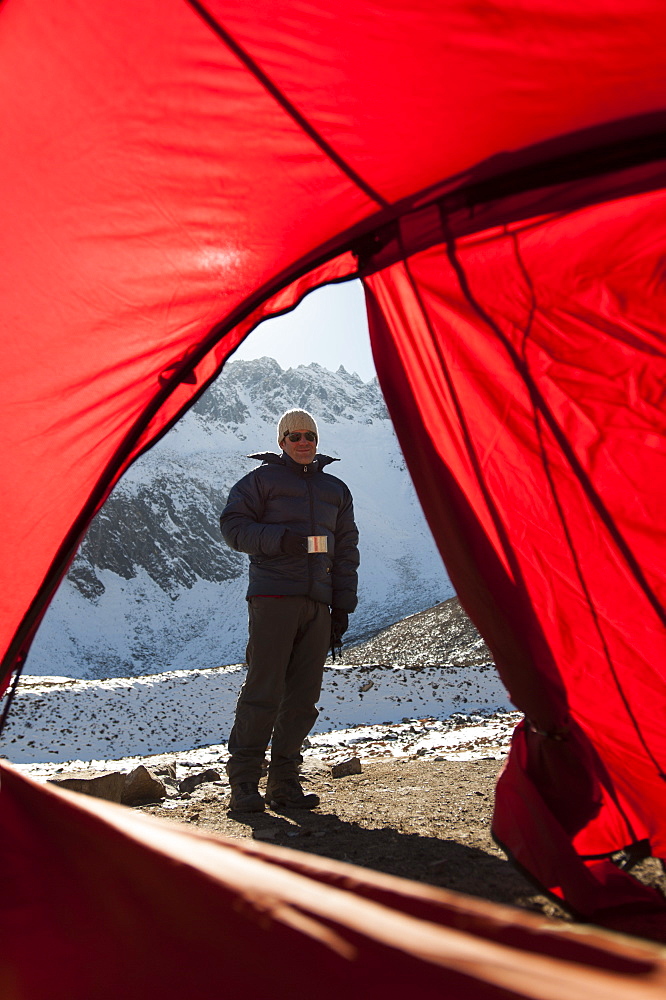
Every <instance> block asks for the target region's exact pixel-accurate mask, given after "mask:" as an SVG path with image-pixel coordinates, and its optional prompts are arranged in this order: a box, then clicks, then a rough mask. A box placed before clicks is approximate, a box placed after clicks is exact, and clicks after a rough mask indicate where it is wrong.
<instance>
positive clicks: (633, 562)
mask: <svg viewBox="0 0 666 1000" xmlns="http://www.w3.org/2000/svg"><path fill="white" fill-rule="evenodd" d="M441 218H442V228H443V231H444V234H445V238H446V241H447V252H448V254H449V260H450V261H451V264H452V266H453V268H454V270H455V272H456V274H457V276H458V281H459V282H460V288H461V291H462V293H463V295H464V296H465V298H466V299H467V301H468V302H469V304H470V306H471V307H472V308H473V309H474V311H475V312H476V313H477V315H478V316H479V318H480V319H481V320H482V321H483V322H484V323H487V324H488V326H489V327H490V329H491V330H493V332H494V333H495V335H496V336H497V337H498V338H499V340H500V343H502V344H503V346H504V348H505V350H506V352H507V354H508V355H509V357H510V359H511V361H512V362H513V364H514V366H515V368H516V370H517V371H518V373H519V374H520V375H521V377H522V379H523V381H524V382H525V384H526V386H527V388H528V390H529V392H530V394H532V393H533V394H534V401H535V404H536V405H537V407H538V409H539V412H540V413H541V415H542V417H543V419H544V420H545V422H546V424H547V425H548V427H549V429H550V431H551V433H552V434H553V437H554V438H555V440H556V441H557V443H558V444H559V446H560V448H561V450H562V453H563V455H564V456H565V457H566V459H567V461H568V462H569V465H570V467H571V470H572V472H573V473H574V475H575V476H576V478H577V479H578V480H579V482H580V485H581V487H582V489H583V491H584V492H585V494H586V495H587V498H588V500H589V501H590V503H591V504H592V506H593V507H594V509H595V511H596V513H597V514H598V515H599V518H600V519H601V522H602V523H603V525H604V526H605V528H606V530H607V531H608V534H609V535H610V537H611V538H612V540H613V541H614V543H615V545H616V547H617V549H618V552H619V553H620V555H621V556H622V557H623V559H624V560H625V562H626V564H627V567H628V569H629V570H630V571H631V573H632V574H633V576H634V579H635V580H636V583H637V584H638V586H639V587H640V589H641V590H642V591H643V593H644V594H645V596H646V598H647V600H648V602H649V604H650V605H651V607H652V608H653V610H654V611H655V613H656V615H657V617H658V618H659V620H660V621H661V622H662V623H663V624H664V625H666V609H665V608H664V607H663V606H662V604H661V601H660V600H659V598H658V597H657V595H656V594H655V593H654V591H653V589H652V587H651V586H650V584H649V582H648V580H647V579H646V578H645V575H644V573H643V571H642V569H641V568H640V566H639V564H638V561H637V559H636V557H635V555H634V554H633V552H632V551H631V548H630V547H629V544H628V543H627V542H626V541H625V539H624V538H623V537H622V535H621V534H620V532H619V531H618V528H617V525H616V524H615V521H614V519H613V518H612V516H611V514H610V512H609V511H608V510H607V509H606V506H605V504H604V502H603V500H602V499H601V497H600V495H599V493H598V492H597V490H596V489H595V488H594V486H593V485H592V483H591V482H590V479H589V476H588V475H587V473H586V472H585V470H584V469H583V467H582V465H581V463H580V461H579V460H578V457H577V456H576V453H575V452H574V450H573V448H572V447H571V445H570V444H569V442H568V441H567V439H566V437H565V435H564V433H563V431H562V429H561V428H560V426H559V424H558V423H557V421H556V420H555V418H554V416H553V414H552V413H551V411H550V409H549V407H548V406H547V405H546V401H545V400H544V398H543V396H542V395H541V392H540V391H539V389H538V387H537V386H536V385H535V383H534V380H533V378H532V376H531V374H530V372H529V368H528V367H527V366H526V364H525V363H524V362H523V360H522V358H521V357H520V355H519V354H518V353H517V351H516V349H515V347H514V346H513V344H512V343H511V342H510V341H509V340H508V338H507V337H506V336H505V335H504V333H503V332H502V330H501V328H500V327H499V326H498V325H497V323H495V321H494V320H493V318H492V317H491V316H490V315H489V313H488V312H487V311H486V310H485V309H484V308H483V306H482V305H481V304H480V303H479V302H478V301H477V300H476V299H475V297H474V295H473V294H472V291H471V289H470V287H469V282H468V281H467V275H466V274H465V271H464V269H463V267H462V265H461V263H460V261H459V260H458V257H457V255H456V252H455V243H454V239H455V238H454V237H453V235H452V233H451V230H450V227H449V225H448V220H447V217H446V214H445V213H444V212H443V211H442V212H441Z"/></svg>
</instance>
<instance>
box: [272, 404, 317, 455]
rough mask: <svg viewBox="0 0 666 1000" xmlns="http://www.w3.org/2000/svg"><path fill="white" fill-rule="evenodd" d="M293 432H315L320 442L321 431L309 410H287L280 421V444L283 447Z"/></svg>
mask: <svg viewBox="0 0 666 1000" xmlns="http://www.w3.org/2000/svg"><path fill="white" fill-rule="evenodd" d="M292 431H313V432H314V433H315V434H316V435H317V441H319V431H318V430H317V424H316V422H315V418H314V417H313V416H312V414H311V413H308V411H307V410H287V412H286V413H283V414H282V416H281V417H280V419H279V421H278V444H279V445H280V446H281V445H282V442H283V441H284V439H285V437H286V435H287V434H291V432H292Z"/></svg>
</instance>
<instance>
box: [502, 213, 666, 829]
mask: <svg viewBox="0 0 666 1000" xmlns="http://www.w3.org/2000/svg"><path fill="white" fill-rule="evenodd" d="M505 231H506V230H505ZM507 235H508V236H509V237H510V241H511V245H512V247H513V251H514V255H515V258H516V262H517V264H518V269H519V271H520V273H521V274H522V276H523V280H524V281H525V284H526V285H527V288H528V290H529V294H530V299H531V305H530V314H529V316H528V319H527V322H526V324H525V328H524V330H523V338H522V344H521V353H522V357H523V363H524V365H525V369H526V370H527V368H528V361H527V354H526V351H527V342H528V339H529V336H530V333H531V328H532V322H533V319H534V314H535V312H536V309H537V297H536V290H535V288H534V282H533V281H532V277H531V275H530V273H529V271H528V269H527V267H526V265H525V261H524V260H523V256H522V254H521V252H520V247H519V245H518V234H517V233H515V232H508V233H507ZM532 385H533V383H531V382H530V383H528V384H527V388H528V391H529V393H530V400H531V402H532V414H533V421H534V429H535V431H536V435H537V440H538V442H539V451H540V453H541V463H542V466H543V471H544V473H545V475H546V479H547V480H548V485H549V487H550V493H551V496H552V499H553V503H554V504H555V509H556V511H557V516H558V519H559V522H560V525H561V526H562V531H563V533H564V537H565V539H566V543H567V547H568V549H569V553H570V555H571V559H572V562H573V565H574V569H575V572H576V576H577V577H578V582H579V583H580V586H581V589H582V591H583V595H584V597H585V601H586V603H587V605H588V608H589V611H590V615H591V618H592V622H593V624H594V628H595V630H596V632H597V635H598V636H599V641H600V643H601V648H602V650H603V655H604V659H605V660H606V663H607V664H608V669H609V672H610V675H611V677H612V679H613V683H614V684H615V688H616V690H617V693H618V695H619V697H620V699H621V701H622V704H623V705H624V708H625V711H626V713H627V716H628V718H629V720H630V722H631V725H632V726H633V729H634V732H635V733H636V736H637V737H638V740H639V742H640V744H641V746H642V747H643V749H644V750H645V753H646V755H647V756H648V758H649V760H650V761H651V763H652V764H653V765H654V767H655V769H656V771H657V774H658V776H659V777H660V778H661V779H662V780H666V773H664V768H662V767H661V765H660V764H659V762H658V760H657V758H656V757H655V755H654V754H653V752H652V750H651V749H650V747H649V746H648V743H647V741H646V739H645V737H644V736H643V732H642V730H641V727H640V725H639V723H638V719H637V718H636V716H635V715H634V712H633V709H632V708H631V704H630V702H629V699H628V697H627V695H626V693H625V691H624V688H623V686H622V683H621V681H620V677H619V675H618V672H617V668H616V666H615V663H614V662H613V657H612V655H611V652H610V649H609V647H608V642H607V640H606V636H605V635H604V631H603V628H602V626H601V620H600V618H599V613H598V610H597V607H596V604H595V602H594V599H593V597H592V594H591V592H590V589H589V587H588V584H587V581H586V579H585V574H584V573H583V567H582V565H581V560H580V555H579V553H578V550H577V547H576V545H575V543H574V540H573V537H572V534H571V529H570V527H569V523H568V521H567V518H566V516H565V512H564V509H563V507H562V503H561V500H560V497H559V494H558V491H557V486H556V484H555V479H554V477H553V471H552V467H551V463H550V461H549V460H548V455H547V452H546V447H545V443H544V437H543V434H544V426H543V425H544V417H543V414H541V413H540V412H539V410H538V407H537V401H536V399H535V398H534V395H533V393H532ZM605 787H606V790H607V791H608V792H610V793H611V794H612V797H613V800H614V801H615V804H616V806H617V807H618V809H619V810H620V812H621V813H622V816H623V818H624V820H625V822H626V823H627V826H628V828H629V830H630V831H631V833H632V834H633V836H634V841H636V834H635V833H634V831H633V828H632V825H631V822H630V821H629V818H628V817H627V816H626V815H625V812H624V810H623V809H622V808H621V806H620V803H619V802H618V801H617V798H616V796H615V793H614V789H613V788H612V787H611V785H608V786H606V785H605Z"/></svg>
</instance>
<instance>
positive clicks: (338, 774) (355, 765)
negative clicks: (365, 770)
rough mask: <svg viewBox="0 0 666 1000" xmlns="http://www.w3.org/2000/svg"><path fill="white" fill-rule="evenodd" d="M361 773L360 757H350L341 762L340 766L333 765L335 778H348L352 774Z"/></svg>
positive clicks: (332, 769)
mask: <svg viewBox="0 0 666 1000" xmlns="http://www.w3.org/2000/svg"><path fill="white" fill-rule="evenodd" d="M360 773H361V761H360V760H359V758H358V757H348V758H347V760H341V761H340V763H339V764H333V766H332V767H331V774H332V775H333V777H334V778H346V777H347V776H348V775H350V774H360Z"/></svg>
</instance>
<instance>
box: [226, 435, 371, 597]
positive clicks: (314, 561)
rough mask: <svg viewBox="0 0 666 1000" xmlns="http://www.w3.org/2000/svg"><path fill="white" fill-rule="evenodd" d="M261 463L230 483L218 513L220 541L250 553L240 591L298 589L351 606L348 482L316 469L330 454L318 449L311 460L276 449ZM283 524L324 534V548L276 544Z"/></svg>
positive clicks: (353, 539) (354, 552) (291, 592)
mask: <svg viewBox="0 0 666 1000" xmlns="http://www.w3.org/2000/svg"><path fill="white" fill-rule="evenodd" d="M249 457H250V458H256V459H259V460H261V461H262V462H263V464H262V465H261V466H260V467H259V468H258V469H254V470H253V471H252V472H250V473H248V475H247V476H244V477H243V478H242V479H241V480H239V482H237V483H236V485H235V486H234V487H232V489H231V492H230V493H229V499H228V501H227V505H226V507H225V508H224V510H223V511H222V516H221V517H220V527H221V528H222V535H223V537H224V540H225V541H226V543H227V544H228V545H230V546H231V548H232V549H236V550H237V551H238V552H247V553H248V554H249V556H250V585H249V587H248V591H247V596H248V598H249V597H253V596H255V595H256V594H276V595H278V594H281V595H286V596H297V595H302V596H306V597H311V598H313V599H314V600H315V601H321V602H322V603H323V604H329V605H330V606H331V607H334V608H341V609H342V610H343V611H353V610H354V608H355V607H356V603H357V598H356V589H357V576H358V575H357V568H358V564H359V554H358V530H357V528H356V524H355V523H354V508H353V504H352V496H351V493H350V492H349V489H348V488H347V486H345V484H344V483H343V482H342V480H340V479H336V477H335V476H331V475H329V474H328V473H325V472H324V471H323V469H324V466H326V465H329V464H330V463H331V462H335V461H337V459H334V458H329V457H328V456H327V455H317V456H316V458H315V459H314V460H313V461H312V462H311V463H310V465H300V464H299V463H298V462H294V461H293V459H291V458H290V457H289V456H288V455H286V454H285V453H284V452H283V453H282V455H274V454H272V453H266V454H261V455H250V456H249ZM287 529H289V530H291V531H294V532H296V533H297V534H299V535H326V536H327V539H328V543H327V544H328V552H317V553H312V554H310V555H302V556H292V555H287V554H285V553H284V552H282V550H281V547H280V543H281V541H282V537H283V535H284V534H285V531H286V530H287Z"/></svg>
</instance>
